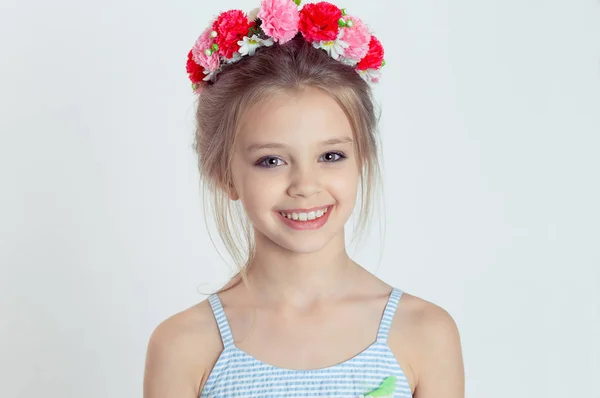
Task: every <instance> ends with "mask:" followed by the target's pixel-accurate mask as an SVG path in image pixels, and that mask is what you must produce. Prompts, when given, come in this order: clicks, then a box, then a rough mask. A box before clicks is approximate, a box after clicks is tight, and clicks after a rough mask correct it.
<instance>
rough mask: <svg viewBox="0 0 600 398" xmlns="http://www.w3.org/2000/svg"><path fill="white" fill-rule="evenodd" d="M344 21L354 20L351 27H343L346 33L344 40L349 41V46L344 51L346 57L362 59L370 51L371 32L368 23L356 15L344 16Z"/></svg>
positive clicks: (356, 59)
mask: <svg viewBox="0 0 600 398" xmlns="http://www.w3.org/2000/svg"><path fill="white" fill-rule="evenodd" d="M344 21H346V23H349V21H352V26H351V27H348V26H346V27H344V28H342V30H343V32H344V35H343V38H342V40H344V41H345V42H346V43H348V48H346V51H345V52H344V57H346V58H350V59H353V60H355V61H356V62H358V61H360V60H361V59H362V58H363V57H364V56H365V55H367V52H368V51H369V42H370V41H371V32H370V31H369V28H368V27H367V25H366V24H364V23H363V21H361V20H360V18H356V17H344Z"/></svg>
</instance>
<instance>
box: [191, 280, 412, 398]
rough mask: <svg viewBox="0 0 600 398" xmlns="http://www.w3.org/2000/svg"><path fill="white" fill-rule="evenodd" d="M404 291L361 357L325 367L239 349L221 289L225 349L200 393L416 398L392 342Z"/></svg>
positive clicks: (218, 315)
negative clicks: (275, 361)
mask: <svg viewBox="0 0 600 398" xmlns="http://www.w3.org/2000/svg"><path fill="white" fill-rule="evenodd" d="M401 295H402V291H401V290H399V289H396V288H394V289H393V290H392V292H391V294H390V297H389V299H388V302H387V304H386V307H385V311H384V313H383V317H382V319H381V323H380V324H379V330H378V332H377V340H376V341H375V342H374V343H373V344H371V345H370V346H369V347H367V348H365V349H364V350H363V351H361V352H360V353H359V354H357V355H356V356H354V357H352V358H350V359H348V360H346V361H344V362H342V363H339V364H337V365H333V366H328V367H325V368H320V369H306V370H292V369H283V368H278V367H276V366H272V365H269V364H266V363H264V362H262V361H260V360H258V359H256V358H254V357H253V356H251V355H250V354H247V353H245V352H244V351H242V350H240V349H238V348H237V347H236V346H235V344H234V342H233V337H232V335H231V329H230V328H229V324H228V322H227V317H226V316H225V312H224V311H223V305H222V304H221V300H220V299H219V296H218V295H217V294H213V295H211V296H210V297H209V302H210V305H211V307H212V310H213V313H214V315H215V319H216V320H217V324H218V326H219V331H220V332H221V338H222V340H223V346H224V350H223V351H222V352H221V355H220V356H219V358H218V359H217V362H216V364H215V366H214V368H213V369H212V371H211V373H210V374H209V376H208V379H207V381H206V384H205V385H204V388H203V390H202V392H201V393H200V397H204V398H231V397H245V398H250V397H261V398H291V397H336V398H342V397H345V398H357V397H369V396H377V397H390V398H408V397H412V395H411V392H410V388H409V385H408V381H407V380H406V376H405V375H404V372H403V371H402V369H401V367H400V364H399V363H398V362H397V361H396V358H395V357H394V354H393V353H392V351H391V350H390V348H389V346H388V344H387V336H388V332H389V330H390V324H391V322H392V318H393V316H394V313H395V311H396V307H397V306H398V301H399V300H400V297H401Z"/></svg>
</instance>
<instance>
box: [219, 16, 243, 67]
mask: <svg viewBox="0 0 600 398" xmlns="http://www.w3.org/2000/svg"><path fill="white" fill-rule="evenodd" d="M213 29H214V30H215V31H216V32H217V37H216V38H215V42H216V43H217V44H218V45H219V54H221V55H222V56H224V57H225V58H231V57H233V53H234V52H236V51H238V50H239V49H240V45H239V44H238V41H240V40H242V38H243V37H244V36H247V35H248V31H249V30H250V22H249V21H248V17H247V16H246V14H244V12H243V11H240V10H229V11H225V12H223V13H221V15H219V17H218V18H217V20H216V21H215V22H214V23H213Z"/></svg>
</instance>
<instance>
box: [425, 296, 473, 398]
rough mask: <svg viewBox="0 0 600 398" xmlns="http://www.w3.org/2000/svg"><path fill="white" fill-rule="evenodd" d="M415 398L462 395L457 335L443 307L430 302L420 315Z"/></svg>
mask: <svg viewBox="0 0 600 398" xmlns="http://www.w3.org/2000/svg"><path fill="white" fill-rule="evenodd" d="M420 323H421V325H420V327H419V329H420V337H419V350H420V355H419V359H418V363H417V373H416V378H417V380H416V389H415V394H414V397H415V398H464V396H465V380H464V365H463V358H462V348H461V343H460V336H459V333H458V329H457V327H456V323H455V322H454V320H453V319H452V317H451V316H450V314H448V313H447V312H446V311H445V310H443V309H442V308H440V307H437V306H434V305H431V306H429V307H428V308H427V310H426V311H424V313H423V314H422V318H421V322H420Z"/></svg>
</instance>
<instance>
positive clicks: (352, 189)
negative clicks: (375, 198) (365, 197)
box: [328, 168, 358, 202]
mask: <svg viewBox="0 0 600 398" xmlns="http://www.w3.org/2000/svg"><path fill="white" fill-rule="evenodd" d="M328 185H329V191H330V192H331V193H332V195H334V196H337V197H338V200H340V201H341V200H344V201H346V202H348V200H354V199H355V197H356V192H357V189H358V171H357V170H355V169H354V168H347V169H342V170H339V171H338V172H336V173H334V174H332V175H331V176H330V178H329V184H328Z"/></svg>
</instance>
